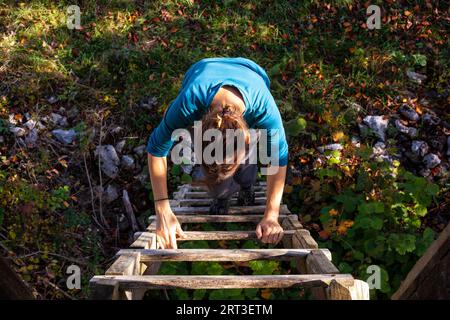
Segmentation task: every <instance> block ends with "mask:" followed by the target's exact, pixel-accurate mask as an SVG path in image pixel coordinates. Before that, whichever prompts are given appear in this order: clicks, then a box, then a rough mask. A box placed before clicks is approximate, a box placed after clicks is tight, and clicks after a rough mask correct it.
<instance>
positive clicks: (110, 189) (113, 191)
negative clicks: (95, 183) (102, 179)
mask: <svg viewBox="0 0 450 320" xmlns="http://www.w3.org/2000/svg"><path fill="white" fill-rule="evenodd" d="M117 198H119V192H118V191H117V187H115V186H114V185H112V184H109V185H108V186H107V187H106V190H105V196H104V198H103V199H104V200H105V202H106V203H111V202H113V201H114V200H116V199H117Z"/></svg>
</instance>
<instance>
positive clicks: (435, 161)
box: [423, 153, 441, 169]
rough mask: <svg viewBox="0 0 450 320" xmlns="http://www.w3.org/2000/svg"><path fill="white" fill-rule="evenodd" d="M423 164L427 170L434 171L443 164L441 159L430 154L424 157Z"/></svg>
mask: <svg viewBox="0 0 450 320" xmlns="http://www.w3.org/2000/svg"><path fill="white" fill-rule="evenodd" d="M423 163H424V164H425V167H426V168H427V169H433V168H434V167H436V166H438V165H439V164H440V163H441V159H439V157H438V156H437V155H435V154H434V153H429V154H427V155H426V156H425V157H423Z"/></svg>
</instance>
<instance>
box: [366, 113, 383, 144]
mask: <svg viewBox="0 0 450 320" xmlns="http://www.w3.org/2000/svg"><path fill="white" fill-rule="evenodd" d="M363 122H364V123H365V124H366V125H367V126H368V127H369V128H370V129H371V130H372V131H373V132H375V134H376V135H377V137H378V138H379V139H380V140H381V141H385V140H386V129H387V126H388V123H389V119H385V117H384V116H367V117H365V118H364V119H363Z"/></svg>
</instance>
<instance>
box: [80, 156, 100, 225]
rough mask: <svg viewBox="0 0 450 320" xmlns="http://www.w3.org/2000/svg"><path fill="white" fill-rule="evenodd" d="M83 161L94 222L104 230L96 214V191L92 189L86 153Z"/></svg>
mask: <svg viewBox="0 0 450 320" xmlns="http://www.w3.org/2000/svg"><path fill="white" fill-rule="evenodd" d="M83 161H84V169H85V170H86V176H87V179H88V183H89V189H90V192H91V206H92V219H94V222H95V223H96V224H97V226H99V227H100V229H102V230H104V227H103V226H102V224H101V223H100V222H99V221H98V220H97V213H96V212H95V204H94V189H93V188H92V183H91V176H90V174H89V169H88V166H87V163H86V154H85V153H83Z"/></svg>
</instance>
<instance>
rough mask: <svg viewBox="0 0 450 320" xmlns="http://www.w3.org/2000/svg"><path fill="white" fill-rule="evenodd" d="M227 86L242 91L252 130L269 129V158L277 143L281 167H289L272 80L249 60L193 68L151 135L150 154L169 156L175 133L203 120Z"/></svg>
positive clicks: (212, 61) (214, 60)
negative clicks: (220, 91)
mask: <svg viewBox="0 0 450 320" xmlns="http://www.w3.org/2000/svg"><path fill="white" fill-rule="evenodd" d="M224 85H228V86H234V87H235V88H237V89H238V90H239V91H240V93H241V95H242V97H243V99H244V103H245V111H244V114H243V117H244V120H245V121H246V122H247V125H248V127H249V128H254V129H267V132H268V143H269V146H268V151H269V154H270V144H272V143H277V144H278V165H279V166H285V165H287V162H288V145H287V142H286V135H285V132H284V127H283V121H282V120H281V115H280V111H279V110H278V107H277V105H276V103H275V100H274V99H273V97H272V94H271V93H270V80H269V77H268V76H267V74H266V72H265V71H264V70H263V69H262V68H261V67H260V66H259V65H257V64H256V63H255V62H253V61H252V60H249V59H245V58H207V59H202V60H200V61H198V62H196V63H195V64H193V65H192V66H191V67H190V68H189V70H188V71H187V72H186V74H185V76H184V79H183V83H182V86H181V90H180V93H179V94H178V96H177V97H176V98H175V100H174V101H173V102H172V103H171V104H170V106H169V108H168V109H167V111H166V113H165V114H164V116H163V119H162V121H161V123H160V124H159V125H158V127H156V129H154V130H153V132H152V133H151V135H150V137H149V139H148V145H147V152H148V153H150V154H152V155H153V156H156V157H163V156H167V154H168V153H169V151H170V149H171V147H172V145H173V143H174V141H172V140H171V135H172V132H173V131H174V130H175V129H180V128H188V127H189V126H191V125H193V124H194V121H198V120H201V118H202V117H203V115H204V114H206V113H207V111H208V110H209V107H210V105H211V102H212V100H213V98H214V96H215V95H216V93H217V91H218V90H219V89H220V87H222V86H224ZM275 133H278V134H277V135H275ZM271 137H276V138H271Z"/></svg>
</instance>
